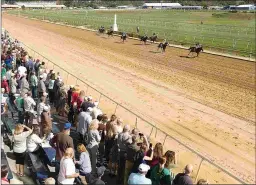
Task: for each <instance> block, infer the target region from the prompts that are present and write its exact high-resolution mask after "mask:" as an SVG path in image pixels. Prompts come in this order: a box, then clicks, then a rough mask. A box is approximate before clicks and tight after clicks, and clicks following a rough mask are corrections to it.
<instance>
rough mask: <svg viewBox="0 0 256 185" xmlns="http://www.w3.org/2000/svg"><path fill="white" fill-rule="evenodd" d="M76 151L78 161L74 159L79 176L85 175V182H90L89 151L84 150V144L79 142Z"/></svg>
mask: <svg viewBox="0 0 256 185" xmlns="http://www.w3.org/2000/svg"><path fill="white" fill-rule="evenodd" d="M77 151H78V153H80V157H79V161H75V163H76V164H78V165H79V173H80V175H81V176H84V177H85V180H86V182H87V183H86V184H90V183H91V180H92V175H91V172H92V167H91V160H90V155H89V152H88V151H87V150H86V148H85V146H84V145H83V144H81V143H79V144H78V145H77Z"/></svg>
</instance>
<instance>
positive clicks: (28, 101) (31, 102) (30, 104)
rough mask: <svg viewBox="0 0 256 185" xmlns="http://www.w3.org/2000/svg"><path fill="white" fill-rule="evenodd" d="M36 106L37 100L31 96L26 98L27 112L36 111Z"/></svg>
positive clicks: (25, 107)
mask: <svg viewBox="0 0 256 185" xmlns="http://www.w3.org/2000/svg"><path fill="white" fill-rule="evenodd" d="M34 106H36V102H35V101H34V99H33V98H32V97H30V96H28V97H26V98H24V109H25V111H27V112H31V113H33V112H34Z"/></svg>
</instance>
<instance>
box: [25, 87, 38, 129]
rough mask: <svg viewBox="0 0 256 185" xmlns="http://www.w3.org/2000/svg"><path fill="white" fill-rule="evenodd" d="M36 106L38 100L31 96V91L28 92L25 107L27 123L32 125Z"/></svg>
mask: <svg viewBox="0 0 256 185" xmlns="http://www.w3.org/2000/svg"><path fill="white" fill-rule="evenodd" d="M35 106H36V102H35V101H34V100H33V98H32V97H31V92H30V91H29V92H28V93H27V96H25V98H24V109H25V124H26V125H30V126H31V125H32V124H33V119H34V112H35V111H34V108H35Z"/></svg>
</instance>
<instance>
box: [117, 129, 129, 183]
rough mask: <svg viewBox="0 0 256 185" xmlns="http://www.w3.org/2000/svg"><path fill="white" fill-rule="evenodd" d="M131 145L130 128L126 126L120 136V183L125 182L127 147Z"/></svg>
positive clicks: (118, 141) (118, 142) (118, 143)
mask: <svg viewBox="0 0 256 185" xmlns="http://www.w3.org/2000/svg"><path fill="white" fill-rule="evenodd" d="M130 143H131V135H130V126H129V125H125V126H124V129H123V132H122V133H120V134H119V135H118V139H117V145H118V180H117V182H118V183H123V182H124V171H125V168H124V167H125V161H126V157H125V156H126V152H127V145H129V144H130Z"/></svg>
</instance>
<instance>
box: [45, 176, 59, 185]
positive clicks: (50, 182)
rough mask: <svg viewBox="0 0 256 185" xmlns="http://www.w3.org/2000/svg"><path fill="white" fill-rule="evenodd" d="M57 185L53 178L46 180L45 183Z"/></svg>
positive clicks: (46, 184)
mask: <svg viewBox="0 0 256 185" xmlns="http://www.w3.org/2000/svg"><path fill="white" fill-rule="evenodd" d="M55 183H56V182H55V179H54V178H52V177H49V178H47V179H45V181H44V184H45V185H55Z"/></svg>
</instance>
